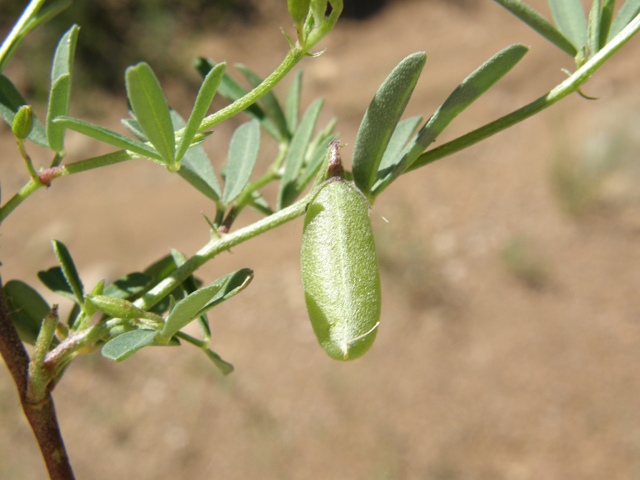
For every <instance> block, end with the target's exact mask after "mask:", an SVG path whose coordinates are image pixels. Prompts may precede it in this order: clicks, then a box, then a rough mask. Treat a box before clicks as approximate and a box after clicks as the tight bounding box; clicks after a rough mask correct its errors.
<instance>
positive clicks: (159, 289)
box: [133, 197, 307, 310]
mask: <svg viewBox="0 0 640 480" xmlns="http://www.w3.org/2000/svg"><path fill="white" fill-rule="evenodd" d="M306 205H307V197H305V198H303V199H301V200H299V201H297V202H296V203H294V204H293V205H291V206H290V207H287V208H284V209H282V210H280V211H279V212H276V213H274V214H273V215H270V216H268V217H265V218H263V219H262V220H259V221H257V222H256V223H254V224H252V225H249V226H247V227H244V228H241V229H239V230H236V231H235V232H233V233H230V234H229V235H225V236H224V237H222V238H219V239H212V240H211V241H209V243H207V244H206V245H205V246H204V247H202V248H201V249H200V250H199V251H198V252H197V253H196V254H195V255H194V256H193V257H191V258H190V259H188V260H187V261H186V262H185V263H184V264H183V265H182V266H180V267H179V268H178V269H176V270H175V271H174V272H173V273H172V274H171V275H169V276H168V277H167V278H165V279H164V280H163V281H161V282H160V283H158V285H156V286H155V287H154V288H152V289H151V290H150V291H149V292H147V293H146V294H144V295H143V296H142V297H140V298H139V299H138V300H136V301H135V302H133V304H134V305H135V306H136V307H138V308H140V309H142V310H148V309H149V308H151V307H152V306H153V305H155V304H156V303H158V302H159V301H160V300H162V299H163V298H164V297H166V296H167V295H168V294H169V293H170V292H171V291H172V290H173V289H174V288H176V287H177V286H178V285H180V284H181V283H182V282H183V281H184V280H185V279H186V278H187V277H188V276H189V275H191V274H192V273H193V272H195V271H196V270H197V269H198V268H200V267H201V266H202V265H204V264H205V263H206V262H208V261H209V260H211V259H212V258H213V257H215V256H216V255H217V254H219V253H221V252H224V251H225V250H228V249H230V248H231V247H234V246H236V245H239V244H241V243H243V242H246V241H247V240H250V239H252V238H253V237H256V236H258V235H260V234H262V233H264V232H266V231H268V230H271V229H272V228H275V227H278V226H280V225H282V224H283V223H286V222H289V221H291V220H293V219H295V218H298V217H299V216H301V215H303V214H304V212H305V208H306Z"/></svg>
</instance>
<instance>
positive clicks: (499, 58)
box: [376, 44, 529, 194]
mask: <svg viewBox="0 0 640 480" xmlns="http://www.w3.org/2000/svg"><path fill="white" fill-rule="evenodd" d="M528 50H529V49H528V48H527V47H525V46H524V45H518V44H515V45H511V46H509V47H507V48H505V49H504V50H501V51H499V52H498V53H496V54H495V55H494V56H493V57H491V58H490V59H489V60H487V61H486V62H485V63H484V64H482V65H481V66H480V67H479V68H478V69H477V70H475V71H474V72H473V73H472V74H471V75H469V76H468V77H467V78H465V79H464V80H463V82H462V83H461V84H460V85H458V87H456V89H455V90H454V91H453V92H452V93H451V95H449V97H448V98H447V100H446V101H445V102H444V103H443V104H442V105H441V106H440V107H439V108H438V110H436V112H435V113H434V114H433V115H432V116H431V118H429V120H428V121H427V123H426V124H425V125H424V126H423V127H422V128H421V129H420V131H419V132H418V135H417V136H416V138H415V139H414V140H413V145H412V146H411V150H410V151H409V152H408V153H406V154H405V156H404V157H403V159H402V161H401V162H400V163H399V164H398V166H397V167H396V169H395V170H394V172H393V174H392V175H391V176H387V179H386V180H385V181H384V182H383V183H382V184H380V185H379V186H378V188H377V189H376V194H379V193H380V192H381V191H382V190H383V189H384V188H386V186H387V185H389V183H391V182H392V181H393V180H394V179H395V178H397V177H398V176H399V175H401V174H402V173H403V172H404V171H405V170H406V169H407V168H408V167H409V166H411V165H412V163H413V162H414V161H415V159H416V158H417V157H418V156H419V155H420V154H421V153H422V152H423V151H424V150H425V149H426V148H428V147H429V145H431V143H432V142H433V141H435V139H436V137H437V136H438V135H439V134H440V133H441V132H442V131H443V130H444V129H445V128H446V127H447V125H449V123H450V122H451V121H452V120H453V119H454V118H455V117H456V116H458V114H460V112H462V111H463V110H464V109H465V108H467V107H468V106H469V105H471V104H472V103H473V102H474V101H476V100H477V99H478V98H479V97H480V96H481V95H482V94H483V93H485V92H486V91H487V90H488V89H489V88H490V87H492V86H493V85H494V84H495V83H496V82H497V81H498V80H500V79H501V78H502V77H503V76H504V75H506V74H507V73H508V72H509V70H511V69H512V68H513V67H514V66H515V65H516V64H517V63H518V62H519V61H520V60H521V59H522V57H523V56H524V55H525V54H526V53H527V51H528Z"/></svg>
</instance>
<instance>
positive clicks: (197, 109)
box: [176, 63, 226, 161]
mask: <svg viewBox="0 0 640 480" xmlns="http://www.w3.org/2000/svg"><path fill="white" fill-rule="evenodd" d="M225 68H226V64H225V63H220V64H218V65H216V66H215V67H214V68H212V69H211V71H210V72H209V73H208V74H207V76H206V77H204V81H203V82H202V86H201V87H200V91H199V92H198V96H197V97H196V101H195V103H194V105H193V110H192V111H191V115H190V116H189V120H188V121H187V125H186V128H185V131H184V134H183V135H182V138H181V139H180V143H179V144H178V152H177V153H176V160H177V161H180V160H181V159H182V157H183V156H184V154H185V152H186V151H187V149H188V148H189V146H190V145H191V141H192V140H193V137H194V136H195V134H196V133H198V129H199V128H200V124H201V123H202V120H203V119H204V117H205V115H206V114H207V111H208V110H209V107H210V106H211V102H212V101H213V97H214V95H215V94H216V91H217V89H218V85H220V81H221V80H222V77H223V75H224V71H225Z"/></svg>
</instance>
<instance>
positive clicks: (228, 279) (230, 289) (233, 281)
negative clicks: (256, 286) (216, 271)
mask: <svg viewBox="0 0 640 480" xmlns="http://www.w3.org/2000/svg"><path fill="white" fill-rule="evenodd" d="M252 280H253V270H251V269H250V268H242V269H240V270H237V271H235V272H233V273H230V274H228V275H225V276H224V277H221V278H219V279H218V280H216V282H220V283H221V284H222V288H220V290H219V291H218V293H216V294H215V296H214V297H213V298H212V299H211V300H209V302H208V303H207V304H206V305H205V306H204V307H202V308H201V309H200V311H199V312H198V316H200V315H203V314H205V313H206V312H208V311H209V310H211V309H212V308H213V307H216V306H218V305H220V304H221V303H222V302H226V301H227V300H229V299H230V298H232V297H235V296H236V295H237V294H239V293H240V292H242V291H243V290H244V289H245V288H247V287H248V286H249V284H250V283H251V281H252Z"/></svg>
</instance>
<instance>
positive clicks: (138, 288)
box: [102, 272, 153, 299]
mask: <svg viewBox="0 0 640 480" xmlns="http://www.w3.org/2000/svg"><path fill="white" fill-rule="evenodd" d="M152 279H153V277H152V276H151V275H145V274H144V273H140V272H133V273H130V274H128V275H125V276H124V277H120V278H119V279H118V280H116V281H115V282H113V283H112V284H111V285H109V286H108V287H106V288H105V289H104V291H103V292H102V293H103V295H107V296H109V297H113V298H126V299H129V298H131V297H133V296H134V295H137V294H138V293H140V292H143V291H144V290H145V289H146V288H147V287H148V286H149V285H150V284H151V280H152Z"/></svg>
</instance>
